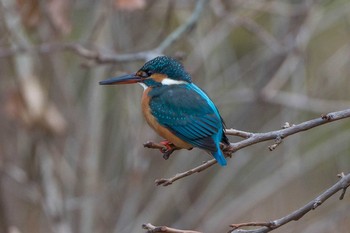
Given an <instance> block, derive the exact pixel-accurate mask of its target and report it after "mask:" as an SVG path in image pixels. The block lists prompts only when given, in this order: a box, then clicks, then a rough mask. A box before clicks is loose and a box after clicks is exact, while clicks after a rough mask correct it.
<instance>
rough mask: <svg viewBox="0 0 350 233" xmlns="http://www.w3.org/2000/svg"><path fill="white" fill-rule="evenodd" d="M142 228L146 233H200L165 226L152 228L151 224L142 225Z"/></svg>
mask: <svg viewBox="0 0 350 233" xmlns="http://www.w3.org/2000/svg"><path fill="white" fill-rule="evenodd" d="M142 228H143V229H146V230H147V233H156V232H165V233H201V232H199V231H191V230H179V229H175V228H170V227H167V226H153V225H152V224H151V223H147V224H142Z"/></svg>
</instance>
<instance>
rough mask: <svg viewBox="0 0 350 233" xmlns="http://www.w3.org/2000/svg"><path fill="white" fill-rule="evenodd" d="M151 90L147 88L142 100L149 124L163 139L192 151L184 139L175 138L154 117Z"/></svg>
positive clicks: (144, 113) (143, 110)
mask: <svg viewBox="0 0 350 233" xmlns="http://www.w3.org/2000/svg"><path fill="white" fill-rule="evenodd" d="M150 90H151V88H150V87H149V88H147V89H146V90H145V91H144V92H143V95H142V100H141V107H142V113H143V115H144V117H145V119H146V121H147V123H148V124H149V126H151V127H152V128H153V129H154V130H155V131H156V132H157V133H158V134H159V135H160V136H161V137H163V138H165V139H167V140H168V141H169V142H171V143H173V144H174V145H175V146H177V147H180V148H184V149H190V148H192V147H193V146H192V145H191V144H189V143H187V142H185V141H183V140H182V139H180V138H178V137H177V136H175V135H174V134H173V133H172V132H170V130H168V129H167V128H165V127H164V126H162V125H160V124H159V123H158V122H157V120H156V118H155V117H154V116H153V115H152V113H151V109H150V107H149V101H150V97H149V96H148V92H149V91H150Z"/></svg>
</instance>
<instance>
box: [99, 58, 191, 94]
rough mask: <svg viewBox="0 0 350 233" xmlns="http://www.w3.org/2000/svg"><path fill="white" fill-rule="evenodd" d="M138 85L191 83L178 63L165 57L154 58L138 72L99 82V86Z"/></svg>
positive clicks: (152, 85)
mask: <svg viewBox="0 0 350 233" xmlns="http://www.w3.org/2000/svg"><path fill="white" fill-rule="evenodd" d="M128 83H140V84H141V85H143V86H144V87H157V86H163V85H174V84H185V83H191V76H190V75H189V74H188V73H187V72H186V70H185V69H184V67H183V66H182V64H181V63H180V62H178V61H177V60H175V59H174V58H171V57H167V56H160V57H156V58H154V59H152V60H150V61H148V62H147V63H145V64H144V65H143V66H142V67H141V69H140V70H139V71H137V72H136V73H133V74H127V75H123V76H120V77H116V78H111V79H108V80H104V81H101V82H100V85H112V84H128Z"/></svg>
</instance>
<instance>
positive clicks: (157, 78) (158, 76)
mask: <svg viewBox="0 0 350 233" xmlns="http://www.w3.org/2000/svg"><path fill="white" fill-rule="evenodd" d="M150 78H151V79H153V80H154V81H156V82H159V83H161V82H162V81H163V80H164V79H165V78H168V76H167V75H165V74H152V75H151V77H150Z"/></svg>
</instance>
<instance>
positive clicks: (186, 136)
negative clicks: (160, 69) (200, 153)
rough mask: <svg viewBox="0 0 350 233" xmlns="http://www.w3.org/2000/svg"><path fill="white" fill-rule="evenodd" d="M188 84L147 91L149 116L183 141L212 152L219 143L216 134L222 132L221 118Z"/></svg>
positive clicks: (201, 95)
mask: <svg viewBox="0 0 350 233" xmlns="http://www.w3.org/2000/svg"><path fill="white" fill-rule="evenodd" d="M190 85H192V84H187V85H186V84H181V85H169V86H162V87H158V88H154V89H153V90H152V91H150V92H149V95H150V97H151V100H150V108H151V113H152V115H153V116H154V117H155V118H156V119H157V121H158V122H159V123H160V124H161V125H163V126H165V127H167V128H168V129H169V130H170V131H172V132H173V133H174V134H175V135H176V136H178V137H179V138H181V139H182V140H184V141H187V142H189V143H190V144H192V145H193V146H196V147H199V148H202V149H206V150H209V151H211V152H215V151H217V144H218V142H215V140H214V139H215V135H217V134H219V133H221V132H222V129H223V123H222V120H221V117H220V115H219V114H218V112H217V110H216V107H215V106H214V108H213V107H212V106H213V104H212V102H211V101H210V103H211V104H209V103H208V101H207V100H206V99H205V98H203V93H198V92H197V91H196V90H194V89H192V88H190V87H191V86H190ZM207 98H208V97H207ZM219 140H221V139H219Z"/></svg>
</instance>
